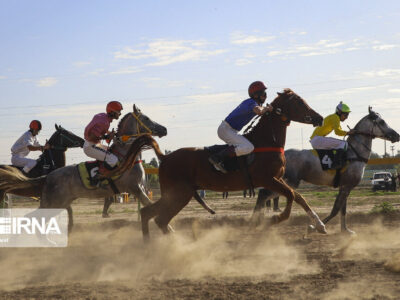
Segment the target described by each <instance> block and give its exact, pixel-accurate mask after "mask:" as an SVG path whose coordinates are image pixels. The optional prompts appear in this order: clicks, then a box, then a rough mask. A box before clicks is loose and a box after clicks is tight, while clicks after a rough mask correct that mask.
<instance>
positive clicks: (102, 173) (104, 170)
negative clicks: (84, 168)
mask: <svg viewBox="0 0 400 300" xmlns="http://www.w3.org/2000/svg"><path fill="white" fill-rule="evenodd" d="M116 167H117V165H115V166H114V167H111V166H110V165H109V164H108V163H106V162H105V161H103V162H102V163H100V164H99V171H98V173H97V176H98V177H101V178H106V177H109V174H110V173H111V171H112V170H114V169H115V168H116Z"/></svg>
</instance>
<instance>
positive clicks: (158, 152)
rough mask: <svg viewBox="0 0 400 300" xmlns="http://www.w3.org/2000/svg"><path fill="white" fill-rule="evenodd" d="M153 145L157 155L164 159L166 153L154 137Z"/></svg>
mask: <svg viewBox="0 0 400 300" xmlns="http://www.w3.org/2000/svg"><path fill="white" fill-rule="evenodd" d="M151 147H152V148H153V150H154V152H155V153H156V155H157V158H158V159H159V160H160V161H162V160H163V159H164V157H165V155H164V154H163V153H162V152H161V150H160V146H159V145H158V143H157V141H156V140H155V139H153V141H152V143H151Z"/></svg>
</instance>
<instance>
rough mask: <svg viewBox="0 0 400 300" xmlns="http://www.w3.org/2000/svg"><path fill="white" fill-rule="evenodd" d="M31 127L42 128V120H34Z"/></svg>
mask: <svg viewBox="0 0 400 300" xmlns="http://www.w3.org/2000/svg"><path fill="white" fill-rule="evenodd" d="M29 129H32V130H42V123H40V121H38V120H33V121H31V123H30V124H29Z"/></svg>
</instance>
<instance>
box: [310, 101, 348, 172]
mask: <svg viewBox="0 0 400 300" xmlns="http://www.w3.org/2000/svg"><path fill="white" fill-rule="evenodd" d="M350 112H351V111H350V107H349V106H348V105H347V104H345V103H343V102H340V103H339V104H338V105H337V106H336V112H335V113H334V114H331V115H329V116H327V117H325V119H324V121H323V123H322V126H319V127H317V128H315V130H314V132H313V134H312V135H311V137H310V142H311V145H312V147H313V148H314V149H321V150H330V149H336V151H335V159H334V162H333V165H332V168H333V169H339V168H341V167H342V166H343V165H344V163H345V160H346V150H347V142H346V141H345V140H343V139H336V138H333V137H327V135H328V134H330V133H331V132H332V131H334V132H335V134H336V135H338V136H346V135H350V134H353V133H354V131H353V130H350V131H345V130H343V129H342V127H341V126H340V122H343V121H345V120H346V119H347V118H348V117H349V114H350Z"/></svg>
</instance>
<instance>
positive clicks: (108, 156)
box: [83, 101, 122, 177]
mask: <svg viewBox="0 0 400 300" xmlns="http://www.w3.org/2000/svg"><path fill="white" fill-rule="evenodd" d="M121 110H122V104H121V103H120V102H118V101H111V102H109V103H108V104H107V107H106V112H107V113H99V114H97V115H95V116H94V117H93V119H92V121H90V123H89V124H88V125H87V126H86V128H85V143H84V144H83V151H84V152H85V154H86V155H87V156H89V157H91V158H95V159H96V160H99V161H103V162H104V163H103V164H101V165H100V166H99V173H100V174H101V175H103V176H105V177H107V173H109V172H110V170H112V169H113V168H115V167H116V165H117V163H118V157H117V156H115V155H114V154H112V153H111V152H109V151H107V147H105V146H104V145H102V144H101V143H100V141H101V140H102V139H107V140H111V139H112V138H113V137H114V134H113V133H112V132H109V131H108V129H109V128H110V124H111V122H112V121H113V120H114V119H115V120H118V119H119V116H120V115H121Z"/></svg>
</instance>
